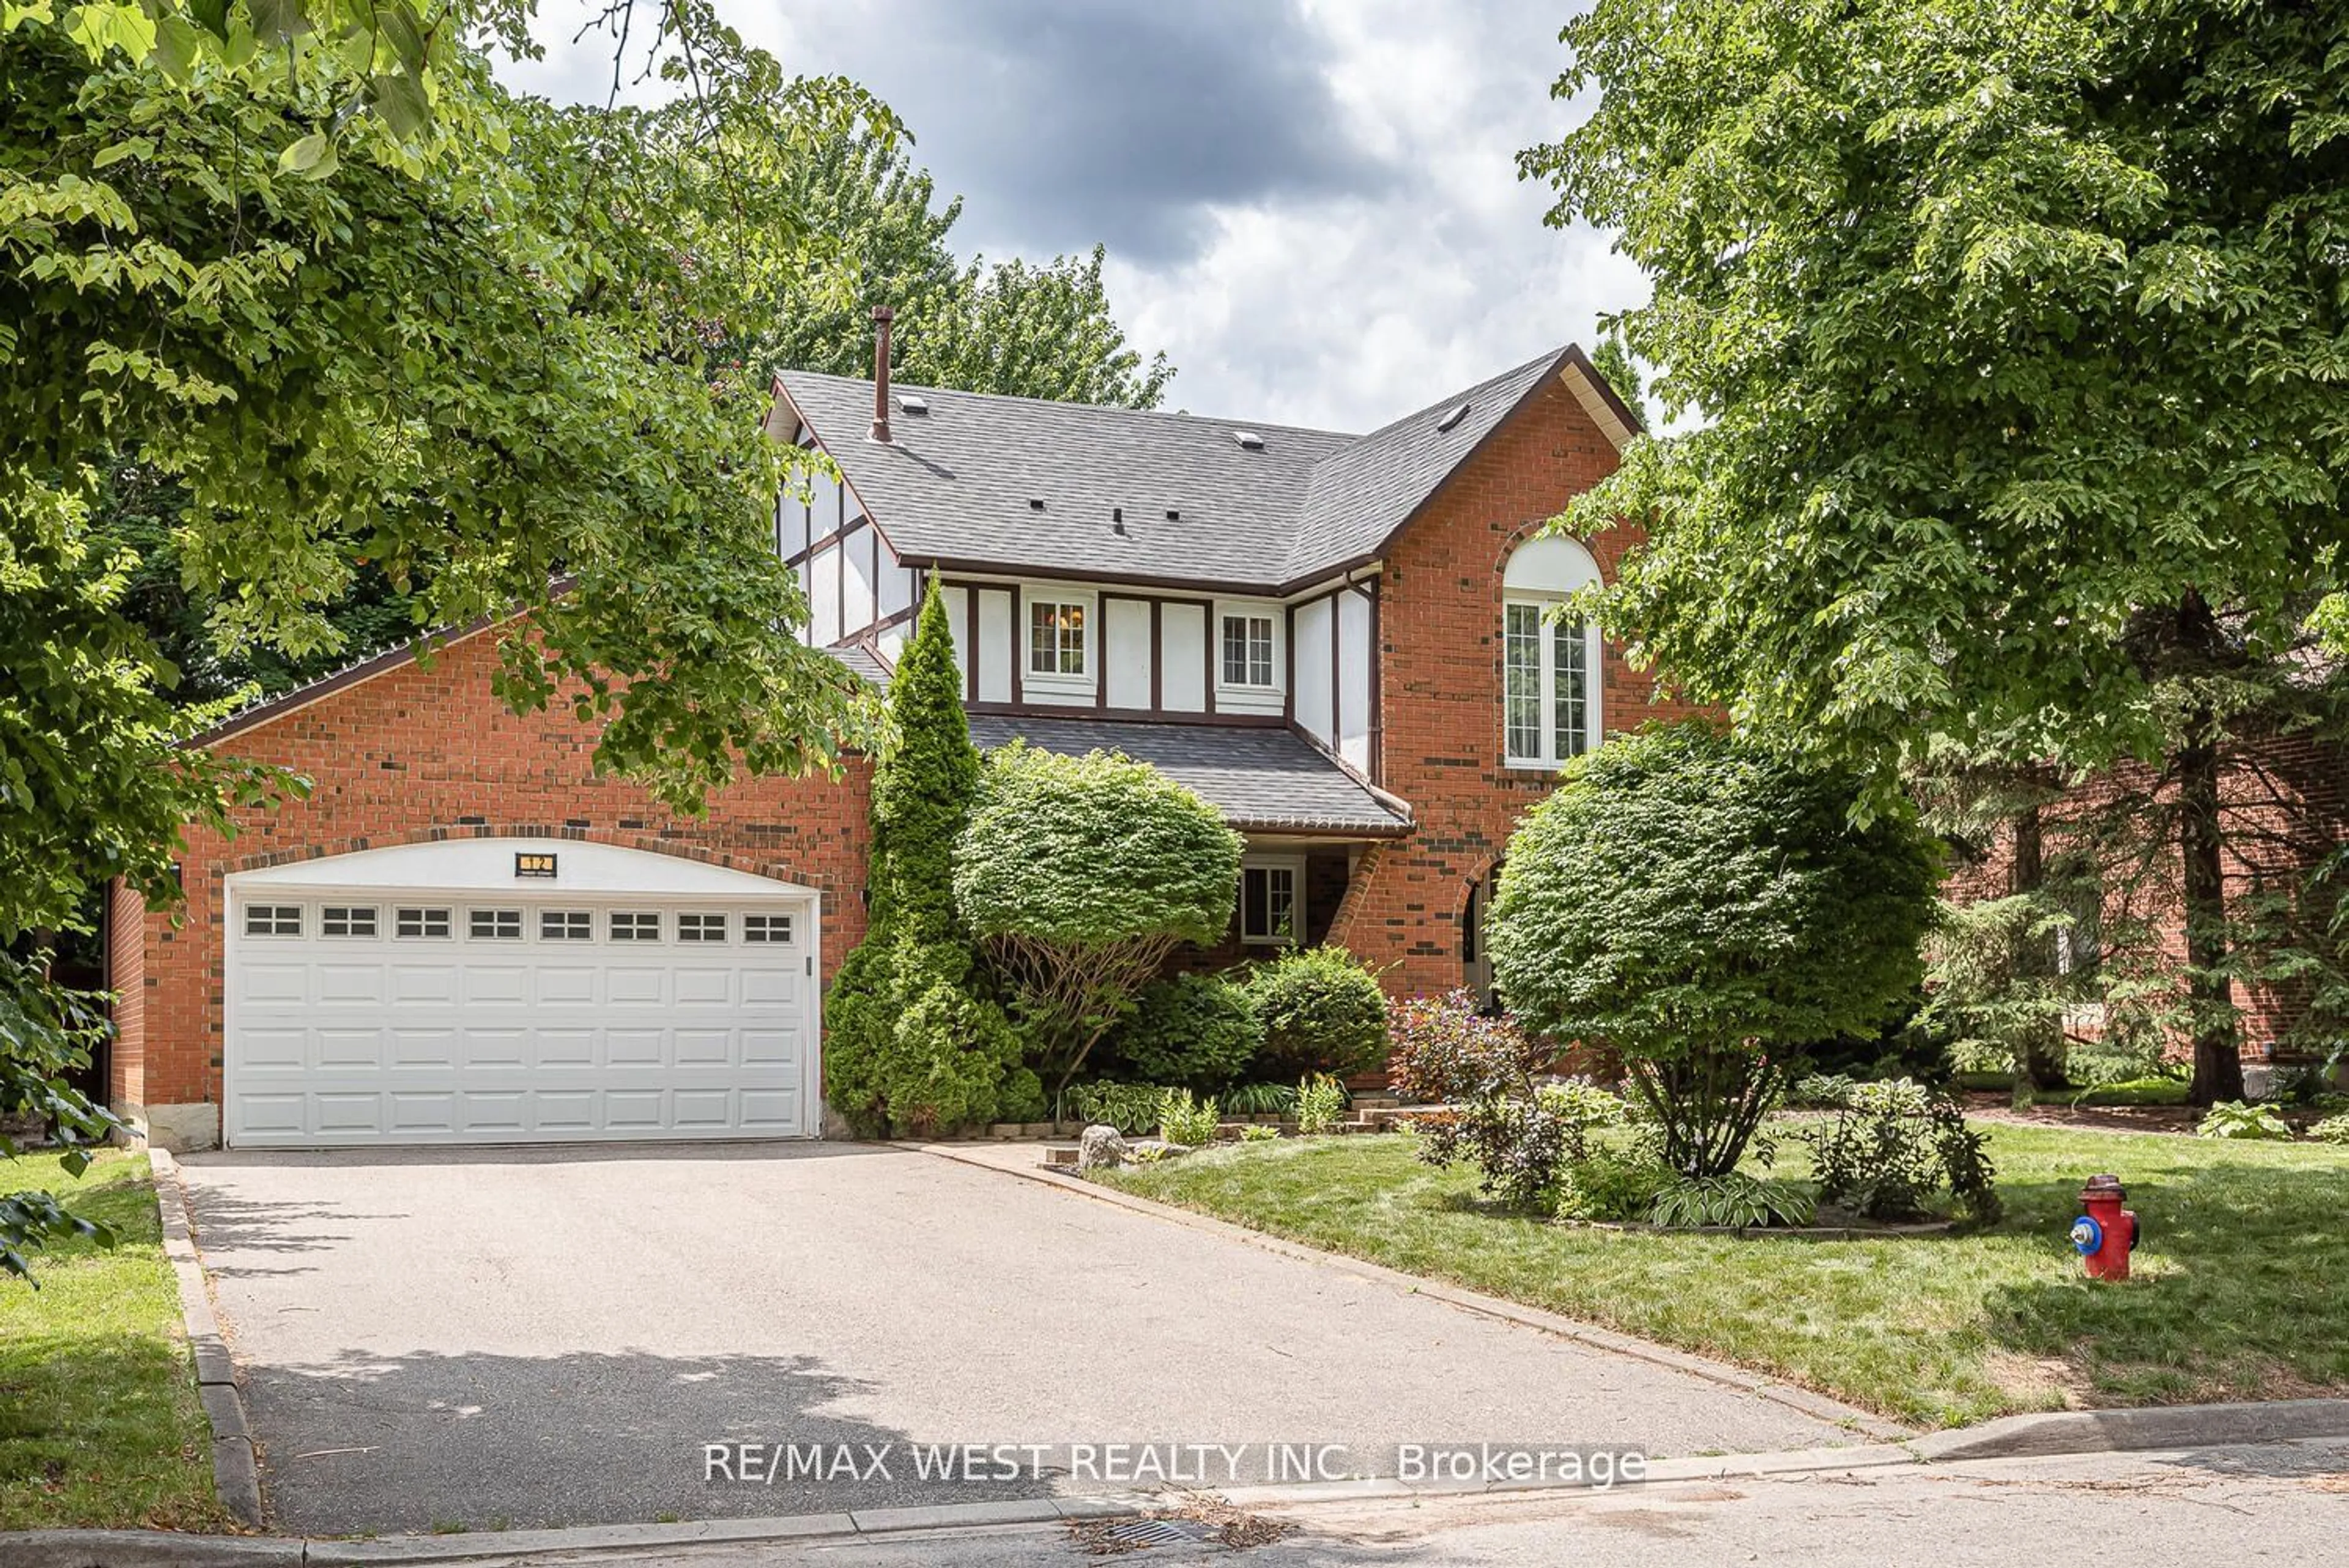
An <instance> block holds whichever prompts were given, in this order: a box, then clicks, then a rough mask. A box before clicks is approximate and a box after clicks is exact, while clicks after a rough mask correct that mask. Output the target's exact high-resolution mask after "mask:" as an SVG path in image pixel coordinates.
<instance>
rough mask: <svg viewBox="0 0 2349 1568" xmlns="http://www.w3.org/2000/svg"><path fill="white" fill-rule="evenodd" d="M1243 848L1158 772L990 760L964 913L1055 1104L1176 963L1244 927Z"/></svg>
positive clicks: (1120, 759) (1105, 756)
mask: <svg viewBox="0 0 2349 1568" xmlns="http://www.w3.org/2000/svg"><path fill="white" fill-rule="evenodd" d="M1240 847H1241V844H1240V836H1239V835H1238V834H1237V833H1235V832H1233V831H1232V830H1231V828H1230V827H1228V826H1226V825H1225V823H1224V819H1223V816H1222V815H1221V814H1220V813H1218V812H1217V811H1216V808H1215V807H1214V806H1212V805H1208V804H1207V803H1206V801H1203V800H1201V799H1200V798H1199V797H1198V796H1197V795H1195V794H1192V793H1191V792H1190V791H1189V790H1187V789H1185V788H1184V787H1183V786H1182V785H1181V784H1176V783H1174V781H1173V780H1171V779H1169V778H1167V777H1166V776H1165V775H1164V774H1161V773H1159V772H1158V771H1157V770H1156V769H1155V768H1153V767H1152V766H1150V765H1149V764H1148V763H1138V762H1135V761H1133V759H1132V758H1130V757H1124V756H1121V755H1118V754H1116V753H1107V752H1094V753H1091V754H1090V755H1087V756H1081V757H1070V756H1060V755H1056V754H1054V753H1050V752H1040V751H1034V750H1031V749H1030V748H1029V747H1027V746H1024V745H1019V744H1016V743H1015V744H1013V745H1010V746H1008V747H1005V748H1004V749H1003V750H1001V751H999V752H996V753H993V754H991V755H990V756H989V757H988V759H987V763H986V766H985V770H984V776H983V779H982V782H981V784H980V788H979V794H978V801H977V803H976V804H975V805H973V806H972V808H971V811H970V816H969V821H968V825H967V826H965V827H964V829H963V832H962V838H961V841H960V845H959V846H958V849H957V854H956V856H955V866H954V895H955V903H956V907H957V909H959V910H960V912H961V915H962V918H963V920H964V922H965V923H966V924H967V925H968V927H969V929H970V930H971V932H972V934H973V935H975V936H977V937H978V938H979V939H981V940H983V941H985V942H986V943H987V945H988V950H989V952H990V953H991V955H992V956H993V958H994V959H995V961H996V964H997V966H998V968H999V971H1001V973H1002V974H1003V975H1004V977H1005V978H1006V979H1007V980H1008V981H1009V983H1010V986H1011V989H1012V992H1013V999H1014V1002H1015V1005H1016V1006H1017V1008H1018V1010H1019V1017H1020V1022H1021V1023H1022V1025H1023V1027H1024V1028H1025V1030H1026V1031H1027V1033H1028V1048H1029V1053H1030V1059H1031V1060H1032V1061H1033V1062H1034V1063H1035V1064H1036V1065H1037V1067H1038V1068H1039V1069H1040V1071H1041V1072H1042V1074H1043V1075H1044V1080H1045V1082H1046V1083H1047V1084H1048V1085H1050V1086H1051V1087H1052V1089H1053V1090H1054V1092H1056V1093H1057V1092H1058V1091H1059V1090H1060V1089H1062V1088H1065V1087H1066V1086H1067V1085H1068V1083H1069V1080H1070V1079H1071V1077H1073V1076H1074V1075H1076V1072H1077V1070H1078V1069H1079V1068H1080V1067H1081V1066H1082V1065H1083V1064H1084V1062H1085V1058H1086V1056H1087V1055H1088V1054H1091V1052H1092V1048H1093V1046H1094V1045H1095V1044H1098V1043H1099V1042H1100V1041H1101V1039H1102V1036H1103V1035H1105V1034H1107V1033H1109V1032H1110V1031H1111V1030H1112V1029H1114V1028H1115V1027H1116V1026H1117V1025H1118V1024H1119V1023H1120V1022H1121V1021H1123V1019H1124V1017H1125V1016H1126V1014H1127V1013H1128V1012H1130V1011H1131V1010H1132V1008H1133V1002H1134V998H1135V997H1136V995H1137V994H1138V993H1139V992H1141V990H1142V988H1143V986H1145V985H1147V984H1148V983H1149V982H1150V981H1151V979H1152V978H1153V977H1154V975H1155V974H1156V973H1157V972H1158V970H1159V967H1160V965H1161V964H1163V963H1164V961H1165V959H1166V957H1167V955H1168V954H1170V953H1171V952H1173V951H1174V949H1175V948H1176V947H1177V946H1179V945H1180V944H1182V943H1184V942H1210V941H1213V940H1216V938H1218V937H1220V936H1221V935H1222V934H1223V933H1224V930H1225V929H1226V927H1228V926H1229V925H1230V924H1231V919H1232V889H1233V888H1235V887H1236V886H1237V884H1238V881H1239V875H1240Z"/></svg>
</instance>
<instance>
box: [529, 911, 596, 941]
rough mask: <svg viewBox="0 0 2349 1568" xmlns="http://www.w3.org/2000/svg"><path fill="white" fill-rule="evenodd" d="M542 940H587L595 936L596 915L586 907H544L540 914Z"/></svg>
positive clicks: (539, 925) (539, 930)
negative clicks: (590, 912)
mask: <svg viewBox="0 0 2349 1568" xmlns="http://www.w3.org/2000/svg"><path fill="white" fill-rule="evenodd" d="M538 935H539V940H542V941H549V942H585V941H591V940H594V939H595V916H593V915H591V914H589V913H588V912H587V911H586V910H585V909H542V910H540V911H539V914H538Z"/></svg>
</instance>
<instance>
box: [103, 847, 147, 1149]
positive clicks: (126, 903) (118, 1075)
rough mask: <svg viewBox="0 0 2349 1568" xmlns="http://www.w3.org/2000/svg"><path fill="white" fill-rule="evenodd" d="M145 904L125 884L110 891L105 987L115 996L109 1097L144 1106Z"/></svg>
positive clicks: (145, 1024) (115, 886)
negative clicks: (141, 1065)
mask: <svg viewBox="0 0 2349 1568" xmlns="http://www.w3.org/2000/svg"><path fill="white" fill-rule="evenodd" d="M147 932H148V915H147V903H146V900H145V899H143V898H140V896H139V895H138V894H137V893H136V892H134V891H133V890H132V889H130V888H128V887H125V886H124V885H123V884H121V883H120V882H117V883H115V884H114V886H112V887H111V888H108V889H107V891H106V971H107V972H106V984H107V987H108V989H109V990H111V991H113V992H115V993H116V995H115V1001H114V1011H113V1016H114V1044H113V1046H112V1048H111V1049H110V1050H109V1052H108V1053H107V1061H108V1064H109V1065H108V1067H107V1098H108V1100H109V1102H112V1103H116V1104H119V1103H122V1102H124V1101H129V1102H132V1103H137V1104H144V1103H145V1096H144V1094H143V1092H142V1090H143V1087H144V1085H143V1083H142V1079H143V1076H144V1075H143V1074H142V1072H141V1070H140V1064H141V1062H142V1060H143V1058H142V1056H141V1053H142V1052H143V1051H144V1049H145V1047H146V1042H147V988H148V987H149V986H150V985H151V984H152V983H153V981H150V979H149V978H148V974H147Z"/></svg>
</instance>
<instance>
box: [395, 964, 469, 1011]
mask: <svg viewBox="0 0 2349 1568" xmlns="http://www.w3.org/2000/svg"><path fill="white" fill-rule="evenodd" d="M390 1000H391V1005H393V1006H395V1007H419V1006H422V1007H429V1006H434V1005H438V1006H441V1007H454V1006H456V1005H457V966H456V965H455V964H453V963H449V962H438V963H396V964H394V965H392V966H391V999H390Z"/></svg>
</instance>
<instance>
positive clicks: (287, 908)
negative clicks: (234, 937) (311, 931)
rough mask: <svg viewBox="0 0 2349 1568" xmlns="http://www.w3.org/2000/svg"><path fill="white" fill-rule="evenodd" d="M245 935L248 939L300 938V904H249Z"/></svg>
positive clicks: (245, 921)
mask: <svg viewBox="0 0 2349 1568" xmlns="http://www.w3.org/2000/svg"><path fill="white" fill-rule="evenodd" d="M244 934H245V935H246V936H248V937H298V936H300V935H301V934H302V906H301V905H299V904H247V905H246V906H245V907H244Z"/></svg>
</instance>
